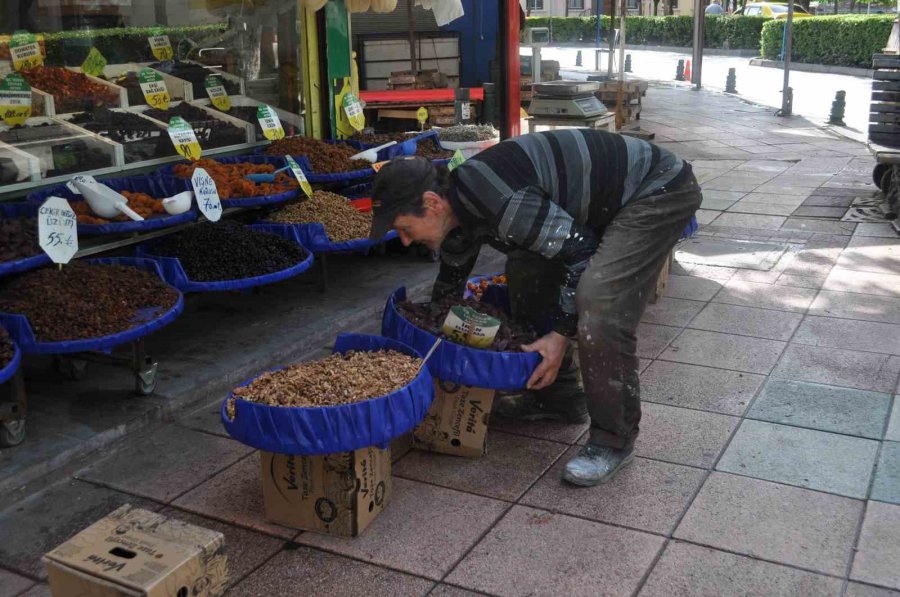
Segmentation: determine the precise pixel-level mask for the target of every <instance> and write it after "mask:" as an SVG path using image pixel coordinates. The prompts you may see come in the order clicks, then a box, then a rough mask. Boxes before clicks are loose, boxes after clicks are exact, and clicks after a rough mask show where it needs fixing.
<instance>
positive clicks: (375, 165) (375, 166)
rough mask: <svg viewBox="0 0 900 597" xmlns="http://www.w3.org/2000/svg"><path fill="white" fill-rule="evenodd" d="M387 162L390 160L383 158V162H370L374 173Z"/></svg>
mask: <svg viewBox="0 0 900 597" xmlns="http://www.w3.org/2000/svg"><path fill="white" fill-rule="evenodd" d="M388 162H390V160H385V161H383V162H375V163H374V164H372V170H374V171H375V172H376V173H377V172H380V171H381V169H382V168H384V165H385V164H387V163H388Z"/></svg>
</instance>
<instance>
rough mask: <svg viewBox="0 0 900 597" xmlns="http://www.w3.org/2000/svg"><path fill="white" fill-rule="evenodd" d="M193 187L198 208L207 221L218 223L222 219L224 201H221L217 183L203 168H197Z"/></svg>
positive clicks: (192, 178)
mask: <svg viewBox="0 0 900 597" xmlns="http://www.w3.org/2000/svg"><path fill="white" fill-rule="evenodd" d="M191 185H192V186H193V187H194V197H196V198H197V207H199V208H200V211H201V212H202V213H203V215H204V216H206V219H207V220H209V221H210V222H218V221H219V219H220V218H221V217H222V201H221V200H220V199H219V190H218V189H216V181H214V180H213V179H212V176H210V175H209V174H207V173H206V170H204V169H203V168H195V169H194V175H193V176H191Z"/></svg>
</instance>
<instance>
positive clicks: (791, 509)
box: [0, 88, 900, 597]
mask: <svg viewBox="0 0 900 597" xmlns="http://www.w3.org/2000/svg"><path fill="white" fill-rule="evenodd" d="M662 107H665V110H664V111H663V109H662ZM642 123H643V127H644V129H646V130H652V131H654V132H656V133H657V139H656V140H657V142H659V143H660V144H662V145H663V146H664V147H669V148H671V149H673V150H675V151H676V152H678V153H679V154H680V155H682V156H684V157H685V158H688V159H690V160H691V161H692V162H693V165H694V168H695V171H696V172H697V174H698V177H699V178H700V179H701V180H702V181H703V186H704V189H705V192H704V205H703V210H702V211H701V212H700V217H701V219H702V221H703V223H704V225H703V228H702V230H701V232H700V234H699V236H698V237H697V238H695V239H694V240H692V241H687V242H686V243H685V244H684V245H683V246H682V251H681V252H680V253H679V255H678V261H677V263H676V265H675V267H674V271H673V275H672V276H671V277H670V280H669V285H668V288H667V291H666V296H664V297H663V298H662V299H661V300H660V301H659V302H658V303H656V304H655V305H652V306H651V307H650V308H649V309H648V310H647V313H646V314H645V316H644V324H643V325H642V327H641V330H640V340H639V342H640V356H641V357H642V384H643V397H644V401H645V404H644V418H643V420H642V435H641V437H640V438H639V441H638V445H637V454H638V457H637V458H636V460H635V462H634V463H633V464H632V465H631V466H630V467H629V468H627V469H625V470H624V471H623V472H622V474H621V475H619V476H618V477H617V478H616V479H615V480H614V481H613V482H611V483H609V484H608V485H606V486H603V487H598V488H594V489H575V488H572V487H568V486H565V485H563V484H562V483H561V482H560V480H559V476H560V468H561V466H562V465H563V463H564V462H565V461H566V459H568V458H569V457H571V456H573V455H574V454H575V453H576V452H577V450H578V448H579V444H580V443H583V441H584V431H585V430H584V428H583V427H580V426H574V427H573V426H565V425H540V424H527V425H516V424H511V423H501V422H499V421H498V422H495V424H494V425H493V426H492V429H491V432H490V435H489V451H488V454H487V456H485V457H484V458H483V459H481V460H465V459H458V458H453V457H448V456H441V455H434V454H427V453H420V452H406V451H404V450H396V451H395V457H396V458H397V460H396V462H395V465H394V476H395V479H394V483H395V485H394V487H395V494H394V497H393V501H392V503H391V504H390V506H389V507H388V508H387V510H386V511H385V512H384V513H383V514H382V515H381V516H380V517H379V518H378V519H377V520H376V521H375V522H374V523H373V525H372V526H371V527H370V528H369V529H368V530H367V531H366V532H365V533H364V535H363V536H362V537H360V538H358V539H356V540H341V539H335V538H330V537H324V536H320V535H315V534H309V533H297V532H296V531H292V530H290V529H286V528H284V527H280V526H277V525H273V524H269V523H266V522H265V521H264V520H263V518H262V513H261V511H260V509H261V503H260V502H261V499H260V490H259V485H258V461H257V459H256V455H255V453H253V452H252V451H250V450H249V449H245V448H244V447H243V446H241V445H239V444H236V443H235V442H233V441H232V440H230V439H228V438H227V437H226V436H225V435H224V433H223V431H222V430H221V428H220V426H219V425H218V424H217V423H216V417H217V416H218V414H217V405H216V404H212V405H210V406H209V407H206V408H203V409H200V410H199V411H197V412H195V413H191V414H187V415H185V416H183V417H182V418H180V419H178V420H176V421H175V422H174V423H172V424H169V425H167V426H164V427H163V428H161V429H160V430H157V431H156V432H154V433H152V434H150V435H148V436H147V437H146V438H145V439H144V440H143V441H136V440H132V441H131V442H130V443H131V446H132V447H129V448H125V449H120V450H117V451H114V452H113V453H112V454H111V455H109V456H108V458H107V459H106V460H103V461H100V462H97V463H96V464H95V465H93V466H91V467H90V468H87V469H85V470H83V471H81V472H79V473H78V474H77V475H76V476H77V479H70V480H63V481H62V482H61V483H59V484H57V485H56V486H54V487H51V488H50V489H48V490H46V491H44V492H42V493H40V494H38V495H36V496H34V497H33V498H31V499H30V500H28V501H26V502H23V503H21V504H18V505H16V506H14V507H12V508H11V509H9V510H7V511H5V512H3V513H0V537H2V540H0V566H2V568H3V569H2V570H0V597H2V596H6V595H15V594H19V592H20V591H26V592H25V593H22V594H24V595H41V594H46V586H45V585H43V584H42V581H43V580H44V578H45V575H44V572H43V569H42V566H41V564H40V555H41V554H42V553H43V552H44V551H46V550H47V549H49V548H50V547H52V546H53V545H56V544H58V543H59V542H61V541H62V540H64V539H65V538H66V537H68V536H69V535H71V534H72V533H73V532H74V531H76V530H78V529H80V528H82V527H84V526H85V525H86V524H88V523H89V522H90V521H91V520H93V519H95V518H97V517H99V516H100V515H102V514H104V513H106V512H108V511H110V510H112V509H113V508H114V507H115V506H116V505H118V504H120V503H123V502H125V501H130V502H132V503H139V504H143V505H145V506H147V507H150V508H153V509H157V510H163V511H165V512H169V513H172V514H175V515H178V516H182V517H185V518H186V519H188V520H190V521H192V522H197V523H199V524H203V525H206V526H211V527H213V528H216V529H219V530H222V531H223V532H224V533H225V535H226V543H227V545H228V549H229V555H230V562H231V568H232V582H233V591H232V593H233V594H236V595H359V594H365V593H371V594H390V595H425V594H429V593H430V594H432V595H444V596H460V597H461V596H464V595H474V594H476V592H479V593H486V594H495V595H591V596H595V595H638V594H639V595H647V596H655V595H709V596H720V595H785V596H788V595H790V596H795V595H801V596H805V595H810V596H813V595H815V596H818V595H835V596H838V595H848V596H855V597H861V596H869V597H874V596H881V597H887V596H894V597H900V401H898V400H895V395H896V394H897V393H898V387H897V384H898V377H900V340H898V337H900V334H898V333H897V332H898V331H900V272H898V271H897V269H898V268H897V265H898V263H900V249H898V247H900V240H898V239H897V237H896V236H895V235H894V233H893V232H892V231H891V230H890V229H889V228H888V227H887V226H886V225H884V224H880V223H870V224H869V223H867V224H852V223H847V222H841V221H839V220H840V216H841V215H842V214H843V213H844V212H845V211H846V209H847V207H848V206H849V205H850V204H851V203H852V202H853V201H854V199H855V198H856V197H870V196H871V195H872V194H873V187H872V185H871V180H870V171H871V167H872V160H871V159H870V158H869V157H868V155H867V153H866V151H865V149H864V148H863V147H861V146H860V145H858V144H855V143H852V142H849V141H846V140H843V139H840V138H837V137H834V136H832V135H829V134H827V133H825V132H823V131H821V130H819V129H816V128H815V127H812V126H811V125H809V124H808V123H804V122H803V121H802V120H799V119H797V120H789V121H784V120H778V119H776V118H774V117H772V116H771V115H770V114H769V111H768V110H761V109H758V108H756V107H754V106H749V105H746V104H743V103H741V102H740V101H739V100H737V99H735V98H729V97H725V96H719V95H713V94H708V93H701V94H697V93H695V92H690V91H683V90H670V89H664V88H652V89H651V91H650V93H649V94H648V96H647V100H646V103H645V110H644V114H643V121H642ZM729 263H730V264H731V265H729Z"/></svg>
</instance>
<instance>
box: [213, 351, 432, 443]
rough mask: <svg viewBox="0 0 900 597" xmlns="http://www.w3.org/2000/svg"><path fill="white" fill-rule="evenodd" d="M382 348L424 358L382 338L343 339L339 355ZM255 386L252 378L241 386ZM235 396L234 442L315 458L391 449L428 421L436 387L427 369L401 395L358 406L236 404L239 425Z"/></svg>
mask: <svg viewBox="0 0 900 597" xmlns="http://www.w3.org/2000/svg"><path fill="white" fill-rule="evenodd" d="M382 349H387V350H395V351H397V352H402V353H403V354H408V355H412V356H416V357H419V358H422V357H423V354H422V353H420V352H418V351H416V350H414V349H412V348H410V347H409V346H406V345H405V344H401V343H400V342H397V341H395V340H390V339H388V338H381V337H378V336H367V335H362V334H341V335H339V336H338V337H337V341H336V342H335V344H334V352H335V353H344V352H347V351H348V350H355V351H369V352H370V351H375V350H382ZM278 369H281V367H279V368H278ZM278 369H272V371H277V370H278ZM254 379H255V378H254ZM252 381H253V379H248V380H247V381H245V382H244V383H242V384H241V386H246V385H248V384H249V383H250V382H252ZM232 395H233V394H229V396H228V398H226V399H225V401H224V402H223V403H222V409H221V412H222V424H223V425H224V426H225V430H226V431H227V432H228V434H229V435H231V437H233V438H234V439H236V440H237V441H239V442H241V443H244V444H247V445H249V446H253V447H254V448H257V449H259V450H265V451H267V452H275V453H278V454H295V455H304V456H314V455H317V454H334V453H336V452H346V451H349V450H358V449H359V448H366V447H368V446H380V447H387V446H388V445H389V442H390V441H391V440H392V439H393V438H395V437H398V436H400V435H403V434H404V433H406V432H407V431H410V430H412V428H413V427H415V426H416V425H417V424H418V423H419V422H420V421H422V419H424V418H425V414H426V413H427V412H428V407H429V406H431V402H432V400H433V399H434V384H433V382H432V378H431V374H430V373H429V372H428V367H423V368H422V370H421V371H420V372H419V374H418V376H416V378H415V379H414V380H413V381H412V382H411V383H410V384H409V385H407V386H404V387H403V388H400V389H399V390H397V391H396V392H393V393H391V394H388V395H386V396H381V397H380V398H373V399H371V400H363V401H362V402H356V403H353V404H340V405H335V406H319V407H286V406H269V405H267V404H259V403H256V402H249V401H247V400H235V401H234V412H235V416H234V420H231V419H230V418H229V416H228V411H227V406H228V401H229V400H230V399H231V397H232Z"/></svg>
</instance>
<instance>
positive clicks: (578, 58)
mask: <svg viewBox="0 0 900 597" xmlns="http://www.w3.org/2000/svg"><path fill="white" fill-rule="evenodd" d="M575 66H581V50H578V53H577V54H575Z"/></svg>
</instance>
